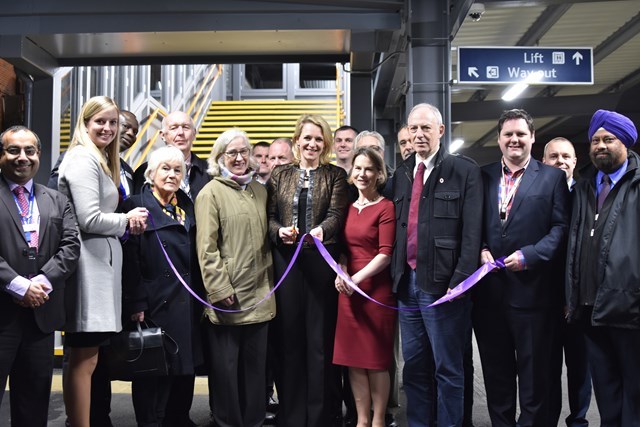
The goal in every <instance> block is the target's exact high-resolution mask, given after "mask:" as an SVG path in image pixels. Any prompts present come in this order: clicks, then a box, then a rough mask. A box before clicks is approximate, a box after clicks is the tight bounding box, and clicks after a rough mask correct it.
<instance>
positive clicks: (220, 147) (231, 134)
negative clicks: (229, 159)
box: [207, 128, 259, 177]
mask: <svg viewBox="0 0 640 427" xmlns="http://www.w3.org/2000/svg"><path fill="white" fill-rule="evenodd" d="M237 138H242V141H243V142H244V143H245V145H246V147H247V149H248V150H249V153H251V151H252V150H251V141H250V140H249V137H248V136H247V134H246V133H245V132H244V131H243V130H240V129H238V128H232V129H229V130H226V131H224V132H222V134H221V135H220V136H219V137H218V139H216V142H214V143H213V147H212V148H211V154H209V158H208V159H207V164H208V165H209V169H207V173H208V174H209V175H211V176H212V177H216V176H220V175H221V172H220V164H219V163H218V161H219V160H220V158H221V157H222V155H223V154H224V152H225V151H226V150H227V146H228V145H229V144H231V142H232V141H233V140H234V139H237ZM247 164H248V166H249V168H250V169H253V170H258V167H259V166H258V162H256V160H255V158H254V157H253V156H252V155H249V158H248V159H247Z"/></svg>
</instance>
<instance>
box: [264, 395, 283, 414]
mask: <svg viewBox="0 0 640 427" xmlns="http://www.w3.org/2000/svg"><path fill="white" fill-rule="evenodd" d="M278 408H280V404H279V403H278V401H277V400H275V399H274V398H273V397H270V398H269V400H268V401H267V412H271V413H273V414H275V413H277V412H278Z"/></svg>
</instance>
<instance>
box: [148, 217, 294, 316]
mask: <svg viewBox="0 0 640 427" xmlns="http://www.w3.org/2000/svg"><path fill="white" fill-rule="evenodd" d="M149 222H150V223H151V225H152V226H153V232H154V233H155V235H156V238H157V239H158V244H159V245H160V249H162V253H164V257H165V259H166V260H167V262H168V263H169V267H171V270H172V271H173V274H175V276H176V277H177V278H178V280H179V281H180V283H182V286H184V288H185V289H186V290H187V291H188V292H189V293H190V294H191V295H192V296H193V297H194V298H195V299H197V300H198V301H200V303H202V304H203V305H205V306H207V307H209V308H211V309H213V310H216V311H222V312H223V313H241V312H243V311H247V310H251V309H253V308H255V307H256V306H258V305H259V304H262V303H263V302H264V301H266V300H267V299H269V297H271V295H273V293H274V292H275V291H276V289H278V288H279V287H280V285H281V284H282V281H283V280H284V279H285V277H287V274H289V270H291V267H293V264H294V262H295V260H296V259H297V258H298V254H299V253H300V249H301V248H302V239H300V243H299V244H298V247H297V248H296V251H295V252H294V253H293V258H292V259H291V262H290V263H289V265H288V266H287V269H286V270H285V272H284V274H283V275H282V277H281V278H280V280H279V281H278V283H277V284H276V285H275V286H274V287H273V289H271V290H270V291H269V293H268V294H267V295H265V296H264V298H262V299H261V300H260V301H258V302H257V303H255V304H253V305H251V306H249V307H246V308H242V309H240V310H229V309H226V308H220V307H215V306H213V305H211V304H209V303H208V302H207V301H205V300H203V299H202V298H200V295H198V294H196V293H195V292H194V291H193V289H191V287H190V286H189V285H187V283H186V282H185V281H184V279H183V278H182V276H181V275H180V273H178V270H177V269H176V267H175V265H173V262H172V261H171V258H169V254H168V253H167V251H166V249H165V248H164V245H163V244H162V241H161V240H160V236H159V235H158V231H157V230H156V225H155V223H154V222H153V217H152V216H151V213H149Z"/></svg>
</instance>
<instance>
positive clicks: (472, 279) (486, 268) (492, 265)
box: [149, 213, 505, 313]
mask: <svg viewBox="0 0 640 427" xmlns="http://www.w3.org/2000/svg"><path fill="white" fill-rule="evenodd" d="M149 222H150V223H151V226H152V227H153V232H154V233H155V235H156V238H157V239H158V244H159V245H160V249H162V253H164V257H165V259H166V260H167V263H169V267H171V270H172V271H173V274H175V276H176V277H177V278H178V280H179V281H180V283H181V284H182V286H184V288H185V289H186V290H187V291H188V292H189V293H190V294H191V295H192V296H193V297H194V298H195V299H197V300H198V301H200V303H202V304H203V305H205V306H207V307H209V308H211V309H213V310H216V311H221V312H224V313H241V312H243V311H247V310H251V309H253V308H255V307H256V306H258V305H259V304H262V303H263V302H264V301H266V300H267V299H269V298H270V297H271V295H273V294H274V292H275V291H276V289H278V288H279V287H280V285H281V284H282V282H283V281H284V279H285V278H286V277H287V275H288V274H289V271H291V268H293V264H295V262H296V260H297V259H298V255H299V254H300V250H301V249H302V243H303V242H304V240H305V238H306V237H307V236H308V237H310V238H311V239H312V240H313V242H314V243H315V245H316V247H317V248H318V252H320V255H322V258H323V259H324V260H325V262H326V263H327V264H328V265H329V267H331V269H332V270H333V271H334V272H335V273H336V274H337V275H338V276H340V277H341V278H342V279H343V280H344V281H345V283H347V284H348V285H349V286H350V287H351V288H353V290H354V291H356V292H357V293H359V294H360V295H362V296H363V297H364V298H366V299H368V300H369V301H371V302H373V303H375V304H378V305H381V306H382V307H386V308H390V309H392V310H398V311H400V310H403V311H415V310H422V309H423V308H422V307H402V308H400V307H396V306H392V305H386V304H383V303H381V302H380V301H377V300H375V299H374V298H371V297H370V296H369V295H367V293H366V292H364V291H363V290H362V289H360V288H359V287H358V285H356V284H355V283H353V281H352V280H351V277H349V275H348V274H347V273H345V272H344V271H342V268H340V266H339V265H338V263H337V262H336V261H335V260H334V259H333V258H332V257H331V255H330V254H329V252H328V251H327V248H325V246H324V245H323V244H322V241H321V240H320V239H318V238H317V237H315V236H312V235H310V234H304V235H303V236H302V238H300V241H299V242H298V246H297V247H296V250H295V252H294V253H293V257H291V261H289V265H288V266H287V269H286V270H285V271H284V273H283V274H282V277H281V278H280V280H279V281H278V283H277V284H276V285H275V286H274V287H273V289H271V290H270V291H269V293H267V295H265V297H264V298H262V299H261V300H260V301H258V302H257V303H255V304H253V305H251V306H249V307H246V308H243V309H240V310H228V309H225V308H220V307H215V306H213V305H211V304H209V303H208V302H207V301H205V300H203V299H202V298H200V296H199V295H198V294H196V293H195V292H194V291H193V289H191V287H190V286H189V285H187V283H186V282H185V281H184V279H183V278H182V276H181V275H180V273H178V270H177V269H176V267H175V266H174V265H173V262H172V261H171V258H169V254H167V251H166V249H165V248H164V246H163V245H162V241H161V240H160V236H159V235H158V231H157V230H156V226H155V223H154V222H153V217H152V216H151V213H149ZM504 259H505V257H502V258H498V259H497V260H495V261H494V262H487V263H485V264H483V265H482V266H481V267H480V268H479V269H477V270H476V271H475V272H474V273H473V274H472V275H471V276H469V277H467V278H466V279H465V280H464V281H462V282H461V283H459V284H458V285H457V286H456V287H455V288H453V289H450V290H449V291H447V293H446V294H445V295H443V296H442V297H441V298H439V299H438V300H436V301H434V302H433V303H431V304H430V305H428V306H427V307H424V308H429V307H434V306H436V305H440V304H442V303H444V302H447V301H451V300H453V299H455V298H458V297H459V296H460V295H462V294H463V293H465V292H466V291H468V290H469V289H471V288H472V287H473V286H475V285H476V284H477V283H478V282H479V281H480V280H481V279H482V278H483V277H484V276H486V275H487V274H489V273H490V272H491V271H493V270H495V269H496V268H498V269H500V268H504V267H505V265H504Z"/></svg>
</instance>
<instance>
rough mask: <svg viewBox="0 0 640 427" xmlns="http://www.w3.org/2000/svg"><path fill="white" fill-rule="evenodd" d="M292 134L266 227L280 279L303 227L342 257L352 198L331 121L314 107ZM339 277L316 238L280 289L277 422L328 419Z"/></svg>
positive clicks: (273, 185)
mask: <svg viewBox="0 0 640 427" xmlns="http://www.w3.org/2000/svg"><path fill="white" fill-rule="evenodd" d="M293 141H294V147H293V155H294V162H293V164H290V165H282V166H277V167H276V168H275V169H274V170H273V173H272V174H271V180H270V182H269V204H268V210H269V211H268V216H269V235H270V237H271V241H272V242H273V244H274V247H275V249H274V251H273V257H274V270H275V271H274V272H275V278H276V280H280V278H281V277H282V275H283V274H284V271H285V269H286V267H287V266H288V265H289V262H290V261H291V259H292V257H293V254H294V252H295V249H296V245H297V244H298V243H299V240H300V238H301V237H302V235H304V234H306V233H308V234H310V235H311V236H314V237H316V238H317V239H319V240H320V241H322V242H323V243H324V245H325V246H326V248H327V250H328V251H329V253H330V254H331V256H332V257H334V259H335V258H336V257H337V255H338V254H339V253H340V248H339V247H338V246H339V240H340V235H341V233H342V228H343V225H344V218H345V212H346V206H347V181H346V174H345V172H344V170H342V169H341V168H339V167H337V166H334V165H331V164H330V163H329V158H330V155H331V152H332V149H333V138H332V136H331V129H330V128H329V125H328V124H327V122H326V121H325V120H324V119H323V118H322V117H320V116H317V115H306V114H305V115H303V116H301V117H300V118H299V119H298V121H297V123H296V130H295V133H294V135H293ZM334 279H335V273H334V272H333V270H331V268H330V267H329V266H328V265H327V264H326V262H325V261H324V260H323V259H322V256H321V255H320V253H319V252H318V250H317V249H316V248H315V246H314V245H313V243H310V242H304V243H303V248H302V250H301V251H300V255H299V257H298V260H297V261H296V263H295V264H294V265H293V267H292V269H291V271H289V273H288V275H287V276H286V279H285V280H284V282H283V283H282V287H281V288H279V289H278V292H276V305H277V307H278V315H277V316H276V319H275V325H274V326H275V327H276V334H275V335H276V337H277V338H276V340H277V351H278V352H279V354H278V356H279V357H278V360H279V363H280V366H281V369H280V372H279V376H278V378H277V379H278V381H277V382H276V385H277V387H278V397H279V400H280V409H279V411H278V425H279V426H291V427H325V426H328V425H330V418H331V415H332V408H331V407H330V406H331V403H332V399H331V387H332V382H333V381H335V380H334V377H335V375H334V369H335V368H334V367H333V365H332V363H331V361H332V354H333V339H334V335H335V326H336V313H337V293H336V292H335V290H334V283H333V282H334Z"/></svg>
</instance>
